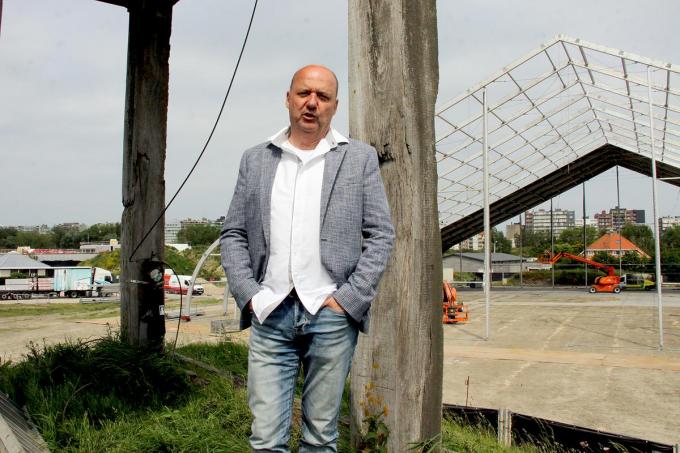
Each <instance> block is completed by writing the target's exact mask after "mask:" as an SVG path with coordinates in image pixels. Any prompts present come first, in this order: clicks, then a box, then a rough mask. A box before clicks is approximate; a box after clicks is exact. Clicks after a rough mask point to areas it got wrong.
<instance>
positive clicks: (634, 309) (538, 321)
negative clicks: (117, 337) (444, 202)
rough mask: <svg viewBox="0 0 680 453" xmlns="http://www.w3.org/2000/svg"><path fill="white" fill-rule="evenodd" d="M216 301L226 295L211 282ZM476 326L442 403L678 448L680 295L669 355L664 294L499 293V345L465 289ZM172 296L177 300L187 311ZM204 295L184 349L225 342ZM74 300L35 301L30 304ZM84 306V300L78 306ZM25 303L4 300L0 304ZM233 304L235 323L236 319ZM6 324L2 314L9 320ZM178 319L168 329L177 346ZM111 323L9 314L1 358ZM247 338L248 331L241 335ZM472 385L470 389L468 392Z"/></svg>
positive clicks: (448, 364) (462, 337)
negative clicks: (659, 299)
mask: <svg viewBox="0 0 680 453" xmlns="http://www.w3.org/2000/svg"><path fill="white" fill-rule="evenodd" d="M206 291H207V295H208V296H213V297H216V298H219V299H221V297H222V296H221V291H222V290H221V289H220V288H215V287H212V286H211V285H206ZM458 296H459V298H460V300H462V301H464V302H465V303H466V304H468V306H469V309H470V313H471V316H470V321H469V322H468V323H467V324H461V325H445V326H443V328H444V387H443V397H444V402H446V403H452V404H460V405H464V404H468V405H470V406H479V407H489V408H509V409H510V410H512V411H514V412H519V413H523V414H527V415H532V416H537V417H543V418H547V419H551V420H557V421H561V422H565V423H570V424H574V425H578V426H583V427H588V428H594V429H599V430H604V431H608V432H614V433H618V434H624V435H629V436H635V437H640V438H644V439H649V440H654V441H657V442H664V443H669V444H674V443H680V422H678V420H680V291H665V292H664V295H663V297H664V346H665V347H664V350H663V351H660V350H659V335H658V329H657V324H658V322H657V319H658V312H657V306H656V299H655V293H653V292H632V291H631V292H624V293H622V294H619V295H613V294H588V293H586V292H585V290H583V289H580V290H577V289H574V290H552V289H524V290H521V289H495V288H494V290H493V291H492V295H491V316H490V318H489V338H488V339H485V338H484V337H485V332H486V319H485V306H484V294H483V292H482V291H481V290H479V289H477V290H459V292H458ZM176 298H177V296H172V299H170V301H169V303H174V304H176V303H177V299H176ZM205 300H207V298H206V296H202V297H198V298H194V300H193V303H192V311H194V310H198V312H199V314H200V315H194V316H192V318H191V321H190V322H182V323H181V324H180V330H179V337H178V344H180V345H181V344H186V343H191V342H196V341H218V340H220V338H221V336H219V335H213V334H211V333H210V323H211V321H214V320H219V319H224V318H225V316H224V314H223V312H224V308H223V305H222V304H221V303H215V302H214V301H213V302H212V303H209V304H207V303H203V302H202V301H205ZM35 303H38V304H45V303H50V304H58V303H74V301H73V300H52V301H50V302H47V301H46V300H42V301H40V300H32V301H22V302H21V304H22V305H28V304H35ZM76 303H77V302H76ZM8 304H16V302H4V301H3V302H2V303H0V305H8ZM232 310H233V307H232V306H230V308H229V313H228V316H227V317H228V318H232V316H233V314H232ZM0 316H1V315H0ZM177 325H178V323H177V319H172V320H168V321H167V323H166V330H167V335H166V340H167V341H169V342H172V341H174V336H175V331H176V328H177ZM118 326H119V318H118V315H117V314H116V313H110V312H109V313H107V316H106V317H99V318H98V317H93V316H91V315H87V316H82V317H79V316H76V315H74V314H70V315H60V314H50V315H32V316H12V317H2V318H0V345H2V346H1V347H0V359H1V360H2V361H3V362H4V361H6V360H10V359H11V360H14V361H16V360H21V356H22V354H24V353H25V352H26V351H27V344H28V343H29V342H30V341H33V342H35V343H38V344H41V343H43V342H47V343H55V342H60V341H64V340H65V339H67V338H86V339H89V338H95V337H98V336H102V335H105V334H106V333H107V331H108V330H109V329H113V330H114V331H115V330H117V329H118ZM232 335H233V336H234V337H235V338H237V339H242V340H246V339H247V337H248V331H244V332H241V333H235V334H232ZM466 382H467V383H469V384H466Z"/></svg>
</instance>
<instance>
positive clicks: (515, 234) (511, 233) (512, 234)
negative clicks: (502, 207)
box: [505, 223, 522, 248]
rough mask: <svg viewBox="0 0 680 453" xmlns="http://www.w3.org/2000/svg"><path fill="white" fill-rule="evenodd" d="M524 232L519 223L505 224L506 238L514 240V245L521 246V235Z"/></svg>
mask: <svg viewBox="0 0 680 453" xmlns="http://www.w3.org/2000/svg"><path fill="white" fill-rule="evenodd" d="M521 232H522V225H521V224H519V223H511V224H508V225H506V226H505V238H506V239H509V240H510V241H511V242H512V247H513V248H514V247H518V246H519V240H518V239H519V235H520V234H521Z"/></svg>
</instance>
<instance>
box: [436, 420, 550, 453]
mask: <svg viewBox="0 0 680 453" xmlns="http://www.w3.org/2000/svg"><path fill="white" fill-rule="evenodd" d="M442 446H444V447H445V448H447V449H449V450H453V451H455V452H458V453H549V452H555V451H557V450H556V449H555V447H554V446H550V448H545V449H542V448H541V447H539V446H533V445H520V446H512V447H504V446H502V445H500V444H499V443H498V442H497V440H496V432H495V431H494V430H493V429H492V428H491V427H490V426H488V425H484V424H476V425H474V424H473V425H471V424H467V423H465V422H464V421H463V420H462V419H458V418H445V419H444V420H442Z"/></svg>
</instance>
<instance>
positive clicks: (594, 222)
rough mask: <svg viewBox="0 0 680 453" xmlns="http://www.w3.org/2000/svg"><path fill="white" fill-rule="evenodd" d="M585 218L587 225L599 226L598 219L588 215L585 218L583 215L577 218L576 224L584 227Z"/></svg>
mask: <svg viewBox="0 0 680 453" xmlns="http://www.w3.org/2000/svg"><path fill="white" fill-rule="evenodd" d="M584 220H585V223H586V226H587V227H589V226H591V227H595V228H597V219H591V218H590V217H586V218H585V219H584V218H582V217H579V218H578V219H576V226H577V227H583V221H584Z"/></svg>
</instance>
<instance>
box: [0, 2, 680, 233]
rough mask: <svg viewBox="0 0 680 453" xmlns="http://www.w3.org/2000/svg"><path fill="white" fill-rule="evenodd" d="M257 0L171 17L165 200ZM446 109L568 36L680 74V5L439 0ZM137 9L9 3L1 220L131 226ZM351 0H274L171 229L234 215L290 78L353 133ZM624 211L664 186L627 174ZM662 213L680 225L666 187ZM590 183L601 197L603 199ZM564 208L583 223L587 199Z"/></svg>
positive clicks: (219, 92) (261, 11)
mask: <svg viewBox="0 0 680 453" xmlns="http://www.w3.org/2000/svg"><path fill="white" fill-rule="evenodd" d="M251 9H252V2H251V1H246V0H233V1H224V0H180V1H179V3H178V4H177V5H176V6H175V8H174V15H173V30H172V42H171V45H172V50H171V57H170V103H169V111H168V145H167V161H166V189H167V198H168V199H169V197H170V195H171V194H172V193H174V191H175V190H176V188H177V187H178V185H179V184H180V182H181V180H182V178H183V177H184V175H185V174H186V172H187V171H188V169H189V168H190V166H191V164H192V163H193V160H194V159H195V157H196V156H197V154H198V153H199V151H200V149H201V147H202V145H203V143H204V141H205V139H206V137H207V134H208V133H209V131H210V128H211V126H212V123H213V121H214V119H215V115H216V114H217V111H218V109H219V105H220V103H221V100H222V97H223V96H224V92H225V90H226V87H227V84H228V81H229V77H230V76H231V71H232V70H233V66H234V64H235V62H236V58H237V56H238V51H239V49H240V45H241V41H242V38H243V34H244V33H245V29H246V26H247V21H248V18H249V15H250V12H251ZM437 14H438V30H439V64H440V86H439V99H438V103H443V102H445V101H447V100H449V99H451V98H453V97H455V96H456V95H458V94H460V93H461V92H463V91H465V90H466V89H467V88H469V87H470V86H472V85H475V84H476V83H478V82H481V81H482V80H484V79H486V78H487V77H489V76H490V75H491V74H493V73H494V72H496V71H498V70H500V69H501V68H502V67H503V66H505V65H507V64H508V63H511V62H512V61H514V60H516V59H518V58H519V57H521V56H523V55H524V54H526V53H528V52H529V51H531V50H533V49H535V48H537V47H538V46H540V45H541V44H542V43H545V42H548V41H550V40H551V39H552V38H553V37H554V36H556V35H557V34H560V33H562V34H566V35H568V36H572V37H577V38H582V39H584V40H586V41H590V42H594V43H597V44H601V45H605V46H607V47H613V48H617V49H622V50H625V51H628V52H633V53H636V54H639V55H643V56H646V57H650V58H654V59H657V60H662V61H666V62H672V63H676V64H678V63H680V39H679V37H678V34H677V20H678V17H680V2H678V1H677V0H668V1H653V2H641V1H621V0H616V1H602V0H600V1H593V0H589V1H569V2H554V1H507V0H505V1H502V0H498V1H479V0H477V1H472V0H469V1H459V0H455V1H454V0H450V1H439V2H438V11H437ZM127 27H128V14H127V11H126V10H125V9H124V8H121V7H116V6H112V5H108V4H104V3H100V2H98V1H95V0H59V1H56V0H5V1H4V8H3V11H2V25H1V29H0V62H1V63H0V162H1V168H2V172H1V173H0V175H1V176H2V180H1V181H2V184H1V186H0V187H1V190H0V207H1V209H0V225H29V224H42V223H46V224H48V225H52V224H56V223H61V222H83V223H86V224H92V223H96V222H109V221H119V220H120V215H121V212H122V203H121V181H122V176H121V168H122V142H123V116H124V97H125V66H126V48H127ZM347 33H348V32H347V4H346V2H344V1H330V0H329V1H312V0H294V1H293V0H261V1H260V3H259V6H258V11H257V15H256V17H255V22H254V24H253V30H252V33H251V38H250V40H249V42H248V46H247V48H246V52H245V56H244V58H243V61H242V63H241V67H240V70H239V73H238V75H237V78H236V82H235V86H234V89H233V90H232V95H231V97H230V100H229V102H228V105H227V108H226V111H225V114H224V115H223V117H222V121H221V123H220V125H219V128H218V130H217V133H216V134H215V136H214V138H213V141H212V143H211V145H210V147H209V148H208V151H207V153H206V155H205V157H204V158H203V160H202V161H201V163H200V165H199V167H198V169H197V170H196V172H195V173H194V176H193V177H192V179H190V181H189V183H188V184H187V186H186V187H185V189H184V191H183V192H182V193H181V194H180V196H179V197H178V199H177V200H176V201H175V204H174V205H173V206H172V207H171V208H170V210H169V213H168V215H167V216H166V219H175V218H185V217H194V218H200V217H208V218H217V217H219V216H220V215H223V214H224V213H225V212H226V208H227V205H228V202H229V199H230V198H231V193H232V191H233V188H234V182H235V178H236V174H237V167H238V161H239V158H240V155H241V153H242V151H243V150H244V149H245V148H247V147H249V146H251V145H253V144H256V143H259V142H261V141H264V140H265V139H266V138H267V137H268V136H270V135H271V134H273V133H274V132H276V131H277V130H278V129H279V128H281V127H283V126H285V125H286V121H287V112H286V110H285V107H284V96H285V92H286V89H287V87H288V84H289V81H290V76H291V74H292V73H293V72H294V70H295V69H297V68H298V67H300V66H302V65H304V64H307V63H312V62H314V63H320V64H324V65H327V66H329V67H331V68H333V69H334V70H335V71H336V72H337V75H338V78H339V80H340V85H341V86H340V108H339V110H338V114H337V116H336V119H335V122H334V124H335V127H336V128H338V129H339V130H340V131H341V132H344V133H347V125H348V118H347V108H346V107H347V105H346V100H347V97H346V94H347V92H348V90H347V58H348V56H347ZM620 174H621V182H622V184H621V186H622V190H621V204H622V206H625V207H628V208H640V209H646V210H647V219H648V221H651V201H650V200H651V180H650V179H649V178H647V177H644V176H641V175H639V174H636V173H632V172H630V171H627V170H622V171H621V172H620ZM613 175H614V170H613V169H612V170H611V171H609V172H607V173H605V174H603V175H601V176H599V177H597V178H595V179H594V180H593V181H592V182H590V183H588V188H589V193H588V194H587V204H588V208H587V214H589V215H591V216H592V213H593V212H595V211H599V210H601V209H609V208H611V207H613V206H614V205H615V204H616V190H615V179H614V176H613ZM660 186H661V191H660V207H659V210H660V214H661V215H680V190H679V189H678V188H675V187H673V186H670V185H668V184H665V183H661V184H660ZM591 188H592V189H591ZM555 207H561V208H566V209H575V210H576V212H577V216H580V213H581V193H580V188H579V189H575V190H574V191H571V192H569V193H566V194H563V195H561V196H559V197H557V198H556V199H555Z"/></svg>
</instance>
